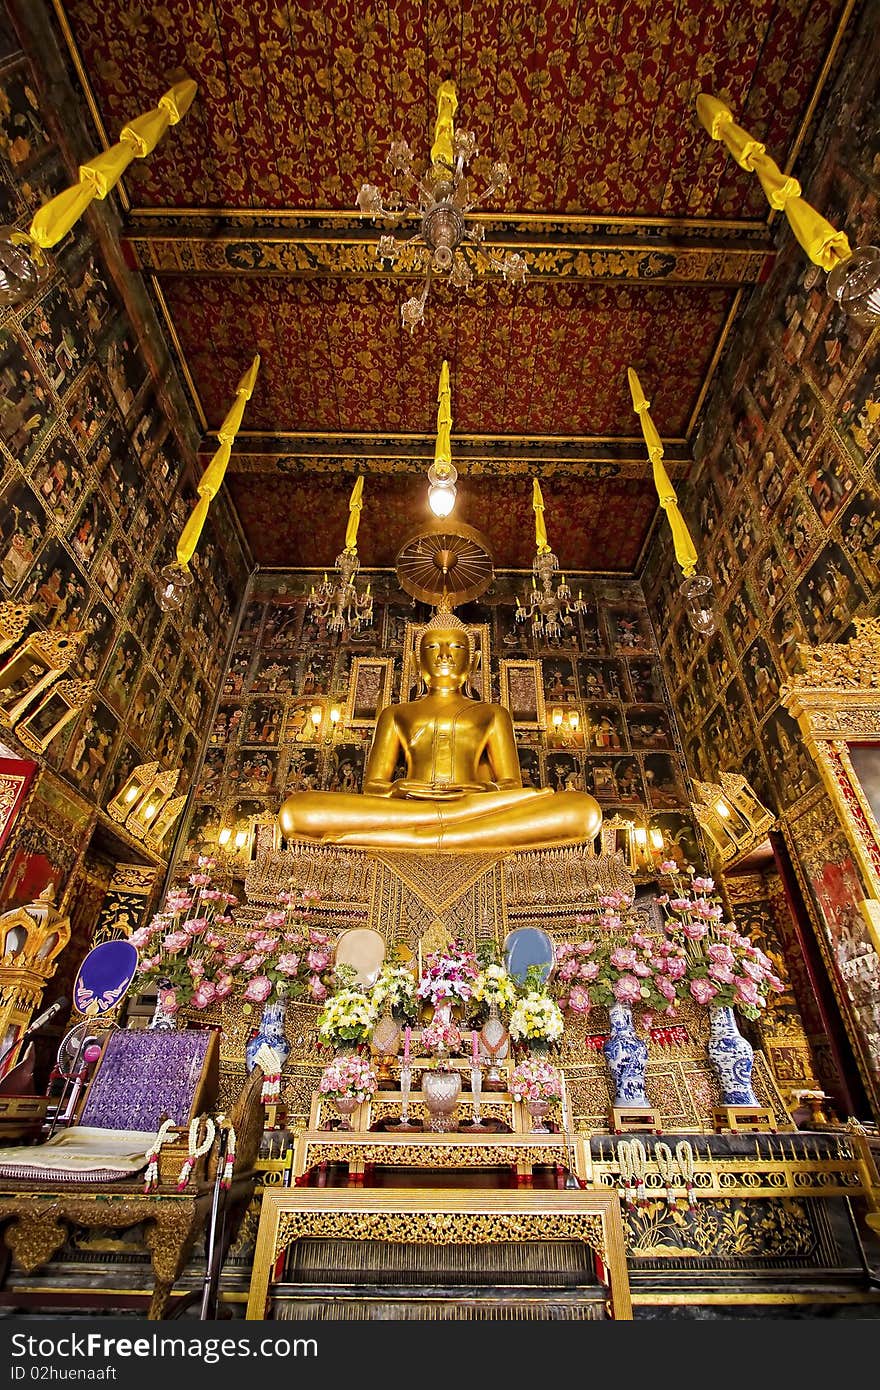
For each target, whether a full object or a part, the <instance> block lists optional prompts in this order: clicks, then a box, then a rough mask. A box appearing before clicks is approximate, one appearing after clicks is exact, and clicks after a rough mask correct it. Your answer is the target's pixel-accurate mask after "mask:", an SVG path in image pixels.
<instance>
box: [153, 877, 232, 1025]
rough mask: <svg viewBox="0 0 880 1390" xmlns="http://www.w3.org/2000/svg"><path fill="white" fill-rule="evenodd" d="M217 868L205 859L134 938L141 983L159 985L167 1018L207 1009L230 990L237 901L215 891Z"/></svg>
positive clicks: (167, 897) (172, 891) (216, 889)
mask: <svg viewBox="0 0 880 1390" xmlns="http://www.w3.org/2000/svg"><path fill="white" fill-rule="evenodd" d="M213 867H214V862H213V860H211V859H208V858H205V857H200V858H199V860H198V863H197V866H196V869H195V870H194V871H193V873H191V874H190V876H189V879H188V881H187V883H186V884H184V885H180V884H178V885H175V886H173V887H172V888H170V889H169V890H168V893H167V894H166V897H165V903H164V905H163V907H162V909H161V911H159V912H157V913H156V914H155V916H154V917H153V918H152V920H151V921H150V922H149V923H148V924H147V925H146V926H143V927H139V928H138V930H137V931H135V932H133V933H132V935H131V937H130V938H129V940H130V941H131V944H132V945H133V946H136V947H137V949H138V951H139V953H140V958H139V961H138V980H139V981H140V983H141V985H142V986H146V985H148V984H155V986H156V988H157V991H158V993H159V996H160V1000H161V1003H162V1007H163V1009H164V1010H165V1012H166V1013H172V1014H173V1013H178V1012H179V1011H180V1010H181V1009H184V1008H194V1009H207V1008H209V1007H210V1005H211V1004H214V1003H215V1002H216V1001H217V1000H218V999H222V998H225V996H226V995H227V994H228V993H229V992H230V989H231V985H230V983H229V981H230V978H231V977H230V976H229V972H228V967H227V965H226V961H225V957H224V952H223V943H224V941H225V940H226V936H227V934H228V930H229V928H230V927H232V926H233V925H234V923H233V919H232V917H230V916H229V908H231V907H233V906H234V905H235V903H237V902H238V899H237V898H236V896H235V894H234V893H229V892H227V891H226V890H225V889H223V888H215V887H214V886H213V883H212V879H211V870H212V869H213Z"/></svg>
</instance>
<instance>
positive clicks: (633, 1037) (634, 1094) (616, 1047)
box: [602, 1004, 651, 1110]
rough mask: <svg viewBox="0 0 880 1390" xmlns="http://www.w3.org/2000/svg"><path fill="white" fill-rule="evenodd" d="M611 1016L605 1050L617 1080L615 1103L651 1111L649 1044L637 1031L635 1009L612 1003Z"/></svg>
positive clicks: (614, 1078)
mask: <svg viewBox="0 0 880 1390" xmlns="http://www.w3.org/2000/svg"><path fill="white" fill-rule="evenodd" d="M608 1019H609V1022H610V1025H611V1032H610V1033H609V1035H608V1039H607V1041H606V1042H605V1043H604V1044H603V1047H602V1052H603V1054H604V1056H605V1061H606V1062H607V1063H608V1070H609V1071H610V1072H611V1080H612V1081H613V1083H614V1100H613V1102H612V1104H613V1105H614V1106H615V1107H616V1108H624V1107H625V1108H626V1109H627V1110H635V1109H643V1110H648V1109H650V1106H651V1102H650V1101H649V1100H648V1097H647V1096H646V1095H645V1065H646V1063H647V1061H648V1044H647V1043H646V1042H644V1041H643V1040H642V1039H641V1038H640V1037H638V1035H637V1034H636V1028H635V1023H634V1022H633V1016H632V1009H631V1008H630V1007H629V1005H628V1004H612V1005H611V1007H610V1009H609V1010H608Z"/></svg>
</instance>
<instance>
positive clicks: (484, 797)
mask: <svg viewBox="0 0 880 1390" xmlns="http://www.w3.org/2000/svg"><path fill="white" fill-rule="evenodd" d="M566 795H568V793H566ZM548 799H549V800H550V801H551V802H554V801H556V800H557V797H556V794H555V793H553V792H552V791H549V790H546V791H533V790H527V789H525V788H521V787H517V788H512V789H510V790H506V791H487V792H469V793H467V794H466V795H464V796H461V797H458V798H456V799H451V800H448V801H442V800H436V801H433V800H423V799H421V798H418V797H417V798H413V799H409V798H404V797H393V796H375V795H371V794H366V795H355V794H353V793H349V792H318V791H308V792H297V793H295V794H294V795H293V796H290V797H288V798H287V800H286V801H285V802H284V804H283V806H282V807H281V812H280V815H279V820H280V822H281V829H282V831H283V832H284V834H285V835H286V836H287V837H288V838H289V839H302V840H322V841H325V842H327V843H330V844H362V845H382V844H386V845H398V846H399V845H401V844H402V843H403V840H404V838H405V839H406V841H407V843H412V844H418V843H425V842H424V841H422V842H417V841H413V839H412V837H413V836H414V835H415V834H416V832H418V831H420V830H423V831H424V832H425V835H426V837H427V840H428V841H429V842H430V841H431V840H434V839H436V837H437V835H438V834H439V833H441V832H443V831H444V830H448V829H450V828H451V827H453V826H459V827H477V826H479V827H483V826H484V825H486V824H491V823H492V822H493V821H494V820H504V819H505V818H506V817H509V816H511V815H513V814H515V813H517V812H519V811H522V812H524V816H525V820H526V821H528V820H530V819H531V820H534V817H535V815H536V814H537V815H538V818H539V820H540V819H541V816H540V811H539V807H541V806H542V805H543V804H544V803H545V802H546V801H547V800H548ZM471 833H472V832H471ZM469 847H471V848H473V846H469Z"/></svg>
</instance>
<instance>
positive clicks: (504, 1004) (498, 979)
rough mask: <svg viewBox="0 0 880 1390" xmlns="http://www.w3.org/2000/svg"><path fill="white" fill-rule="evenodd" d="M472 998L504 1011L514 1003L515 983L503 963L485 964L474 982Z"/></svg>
mask: <svg viewBox="0 0 880 1390" xmlns="http://www.w3.org/2000/svg"><path fill="white" fill-rule="evenodd" d="M473 997H474V999H477V1000H479V1001H480V1003H483V1004H494V1005H495V1007H496V1008H497V1009H498V1010H500V1011H501V1012H504V1011H505V1010H506V1009H511V1008H513V1006H514V1005H515V1003H516V999H517V994H516V984H515V983H514V981H513V980H512V978H511V977H510V975H508V973H507V971H506V970H505V969H504V966H503V965H487V966H486V968H485V969H484V970H481V971H480V973H479V975H478V976H477V978H476V980H475V982H474V993H473Z"/></svg>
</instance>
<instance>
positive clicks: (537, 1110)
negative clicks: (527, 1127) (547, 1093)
mask: <svg viewBox="0 0 880 1390" xmlns="http://www.w3.org/2000/svg"><path fill="white" fill-rule="evenodd" d="M526 1110H528V1112H529V1116H530V1117H531V1121H532V1133H533V1134H549V1133H550V1130H549V1128H548V1126H547V1125H546V1124H545V1123H544V1120H545V1118H546V1116H547V1115H548V1113H549V1111H550V1102H549V1100H527V1101H526Z"/></svg>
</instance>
